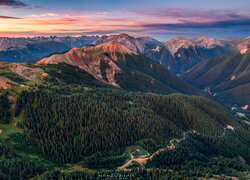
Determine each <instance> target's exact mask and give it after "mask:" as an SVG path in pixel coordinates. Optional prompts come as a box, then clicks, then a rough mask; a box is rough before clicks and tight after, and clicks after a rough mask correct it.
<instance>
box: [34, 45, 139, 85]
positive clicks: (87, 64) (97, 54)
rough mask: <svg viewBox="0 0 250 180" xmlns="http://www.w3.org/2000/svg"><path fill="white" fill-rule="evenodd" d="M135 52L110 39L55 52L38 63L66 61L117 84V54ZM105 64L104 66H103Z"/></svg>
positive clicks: (101, 78)
mask: <svg viewBox="0 0 250 180" xmlns="http://www.w3.org/2000/svg"><path fill="white" fill-rule="evenodd" d="M118 54H119V55H122V56H125V55H126V54H130V55H131V54H135V55H136V54H137V53H135V52H133V51H131V50H130V49H128V48H126V47H125V46H124V45H122V44H120V43H117V42H114V41H110V42H107V43H104V44H101V45H98V46H84V47H82V48H74V49H72V50H70V51H68V52H67V53H65V54H56V55H53V56H50V57H48V58H44V59H42V60H40V61H38V62H37V63H38V64H57V63H67V64H70V65H73V66H78V67H79V68H81V69H82V70H84V71H86V72H88V73H89V74H91V75H93V76H94V77H95V78H96V79H97V80H99V81H101V82H104V83H108V84H111V85H114V86H118V84H117V83H116V82H115V77H114V76H115V73H116V72H117V71H118V72H119V71H120V68H119V67H118V66H117V65H116V63H115V61H117V58H118V57H117V55H118ZM103 66H105V67H103Z"/></svg>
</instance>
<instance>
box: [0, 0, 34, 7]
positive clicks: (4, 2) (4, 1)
mask: <svg viewBox="0 0 250 180" xmlns="http://www.w3.org/2000/svg"><path fill="white" fill-rule="evenodd" d="M0 6H10V7H13V8H23V7H29V4H26V3H24V2H21V1H18V0H0Z"/></svg>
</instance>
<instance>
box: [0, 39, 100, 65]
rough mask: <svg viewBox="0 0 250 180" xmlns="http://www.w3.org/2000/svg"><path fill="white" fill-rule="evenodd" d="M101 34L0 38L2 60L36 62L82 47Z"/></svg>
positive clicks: (0, 56)
mask: <svg viewBox="0 0 250 180" xmlns="http://www.w3.org/2000/svg"><path fill="white" fill-rule="evenodd" d="M98 38H99V36H80V37H70V36H68V37H56V36H51V37H34V38H7V37H1V38H0V62H35V61H37V60H39V59H41V58H43V57H44V56H49V55H51V54H53V53H61V52H65V51H68V50H70V49H72V48H73V47H82V46H84V45H87V44H90V43H92V42H93V41H95V40H97V39H98Z"/></svg>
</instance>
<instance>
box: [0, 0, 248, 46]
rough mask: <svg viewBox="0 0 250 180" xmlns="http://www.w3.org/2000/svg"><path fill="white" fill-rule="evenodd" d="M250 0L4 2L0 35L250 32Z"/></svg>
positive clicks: (0, 6)
mask: <svg viewBox="0 0 250 180" xmlns="http://www.w3.org/2000/svg"><path fill="white" fill-rule="evenodd" d="M249 9H250V1H249V0H209V1H208V0H157V1H156V0H109V1H102V0H91V1H90V0H88V1H87V0H60V1H59V0H42V1H38V0H0V36H36V35H45V36H48V35H59V36H64V35H84V34H113V33H116V34H117V33H121V32H126V33H129V34H131V35H134V36H152V37H155V38H157V39H159V40H162V41H166V40H168V39H170V38H174V37H176V36H179V35H181V36H184V37H188V38H189V37H198V36H211V37H217V38H218V37H221V38H243V37H245V36H249V35H250V12H249Z"/></svg>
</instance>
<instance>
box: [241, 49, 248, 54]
mask: <svg viewBox="0 0 250 180" xmlns="http://www.w3.org/2000/svg"><path fill="white" fill-rule="evenodd" d="M247 50H248V49H243V50H241V51H240V53H241V54H246V52H247Z"/></svg>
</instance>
